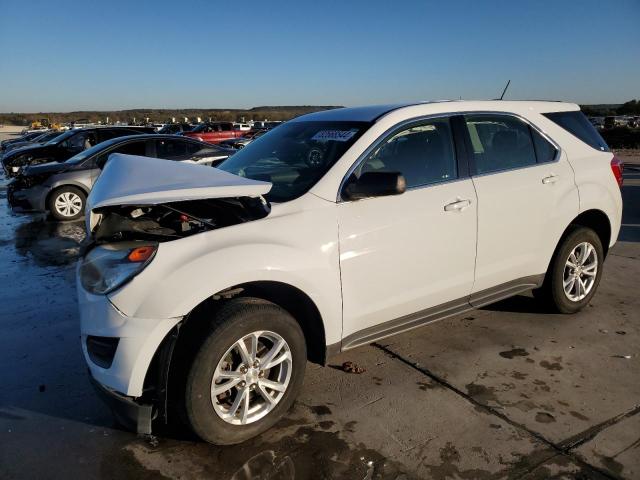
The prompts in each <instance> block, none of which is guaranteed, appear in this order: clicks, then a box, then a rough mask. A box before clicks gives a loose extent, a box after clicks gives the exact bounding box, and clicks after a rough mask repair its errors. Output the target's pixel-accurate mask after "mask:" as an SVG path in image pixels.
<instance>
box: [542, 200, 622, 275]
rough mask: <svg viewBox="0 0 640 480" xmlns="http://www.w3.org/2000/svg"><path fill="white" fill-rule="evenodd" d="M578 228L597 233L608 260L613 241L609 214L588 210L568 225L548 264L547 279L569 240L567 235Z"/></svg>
mask: <svg viewBox="0 0 640 480" xmlns="http://www.w3.org/2000/svg"><path fill="white" fill-rule="evenodd" d="M576 227H587V228H590V229H592V230H593V231H595V232H596V234H597V235H598V237H599V238H600V242H601V243H602V249H603V251H604V256H605V258H606V256H607V253H608V251H609V243H610V241H611V221H610V220H609V217H608V216H607V214H606V213H604V212H603V211H602V210H598V209H590V210H586V211H584V212H582V213H580V214H579V215H578V216H577V217H575V218H574V219H573V220H571V222H569V225H567V228H565V229H564V231H563V232H562V235H561V236H560V238H559V239H558V241H557V242H556V247H555V248H554V250H553V254H552V255H551V258H550V259H549V262H548V264H547V270H546V271H545V279H546V274H547V272H548V271H549V268H551V264H552V263H553V260H554V258H555V257H556V254H557V252H558V249H560V247H561V246H562V242H563V241H564V239H565V238H567V235H569V234H570V233H571V232H572V231H573V230H574V229H575V228H576Z"/></svg>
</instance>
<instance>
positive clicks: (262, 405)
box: [184, 298, 307, 445]
mask: <svg viewBox="0 0 640 480" xmlns="http://www.w3.org/2000/svg"><path fill="white" fill-rule="evenodd" d="M256 332H259V333H261V335H262V336H259V337H257V338H258V343H257V345H258V348H257V352H258V355H257V358H258V359H259V360H261V361H263V362H264V361H268V355H269V353H270V352H271V351H272V350H273V351H276V350H277V349H274V346H275V345H278V344H279V345H281V348H280V350H277V353H276V354H275V355H274V357H275V360H276V361H278V360H279V359H280V357H281V355H283V356H284V358H285V359H284V360H283V361H281V362H280V363H279V364H278V365H276V366H273V367H272V368H268V369H267V368H265V369H264V370H261V369H260V368H261V367H262V368H264V366H266V364H264V363H263V364H259V365H258V367H256V368H254V367H255V365H257V364H252V365H250V368H248V369H245V371H244V373H243V368H244V367H245V366H246V365H245V364H246V363H249V362H246V361H245V357H243V356H242V354H241V352H240V347H239V346H238V345H239V343H238V342H239V341H240V340H241V339H243V338H245V342H244V345H245V346H246V347H247V351H248V352H247V353H248V354H249V357H250V358H253V357H252V356H251V351H252V349H251V343H250V342H251V341H252V338H254V337H253V334H254V333H256ZM279 339H280V340H283V341H284V342H285V343H284V344H281V343H279V341H280V340H279ZM287 348H288V350H287ZM286 354H288V355H289V357H288V358H286V357H287V355H286ZM306 361H307V351H306V343H305V338H304V334H303V332H302V330H301V328H300V325H299V324H298V322H296V320H295V319H294V318H293V317H292V316H291V315H290V314H289V313H288V312H287V311H285V310H284V309H282V308H280V307H279V306H277V305H275V304H273V303H271V302H267V301H265V300H261V299H256V298H237V299H233V300H230V301H229V302H228V303H226V304H225V305H223V306H222V307H221V308H220V309H219V310H217V312H216V313H215V317H214V318H213V320H212V321H211V324H210V328H209V329H208V332H207V336H206V338H205V340H204V341H203V343H202V344H201V346H200V348H199V349H198V351H197V353H196V354H195V356H194V358H193V361H192V363H191V365H190V366H189V367H188V374H187V378H186V385H185V389H184V392H185V393H184V411H185V413H186V417H187V420H188V423H189V424H190V426H191V428H192V429H193V431H194V433H195V434H196V435H198V436H199V437H200V438H202V439H203V440H205V441H207V442H209V443H212V444H215V445H233V444H237V443H241V442H243V441H245V440H248V439H250V438H252V437H255V436H256V435H258V434H260V433H262V432H264V431H265V430H267V429H269V428H270V427H271V426H272V425H273V424H275V423H276V422H277V421H278V420H280V418H282V417H283V416H284V414H285V413H286V412H287V411H288V410H289V408H290V407H291V406H292V405H293V402H294V400H295V399H296V397H297V396H298V394H299V392H300V389H301V388H302V383H303V380H304V370H305V366H306ZM270 364H271V363H270ZM220 372H224V375H233V377H232V378H229V377H225V378H224V379H219V378H214V374H215V375H216V377H219V375H220ZM260 372H263V375H264V376H262V377H260V375H261V373H260ZM239 379H240V380H239ZM238 381H239V382H240V383H237V384H236V385H235V386H232V387H230V388H228V389H227V390H225V388H227V384H233V382H238ZM214 382H220V383H214ZM243 382H246V383H245V385H243ZM267 383H268V384H269V385H274V386H275V385H277V386H278V388H282V385H284V384H285V383H286V386H285V388H284V391H278V390H275V389H271V388H270V387H269V386H265V385H267ZM214 386H217V387H218V388H219V389H220V390H221V391H220V392H219V394H218V395H214V393H212V388H214ZM252 386H253V387H252ZM253 388H255V389H253ZM265 395H269V396H270V397H272V399H273V400H274V401H275V403H273V404H272V403H271V402H268V401H267V399H266V397H265ZM238 397H240V399H241V400H240V401H239V402H238ZM246 398H248V399H249V400H248V402H249V408H248V409H247V408H246V405H247V404H246V401H245V400H246ZM236 404H237V410H235V411H233V408H234V405H236ZM256 409H257V410H256ZM252 410H255V411H252ZM232 411H233V413H234V414H233V415H232V414H231V413H232ZM245 412H246V413H245ZM225 415H226V417H224V416H225ZM223 417H224V418H223Z"/></svg>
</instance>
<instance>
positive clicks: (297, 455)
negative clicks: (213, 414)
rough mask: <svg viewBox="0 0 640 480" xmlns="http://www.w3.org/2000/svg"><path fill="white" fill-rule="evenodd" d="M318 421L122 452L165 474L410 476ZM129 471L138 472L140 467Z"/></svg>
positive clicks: (243, 478) (250, 478)
mask: <svg viewBox="0 0 640 480" xmlns="http://www.w3.org/2000/svg"><path fill="white" fill-rule="evenodd" d="M318 426H320V428H322V425H320V424H307V425H298V426H292V427H287V428H285V431H282V430H280V431H278V430H277V429H276V430H274V431H269V432H266V433H265V434H263V435H262V436H260V437H258V438H256V439H253V440H250V441H248V442H245V443H243V444H241V445H235V446H224V447H217V446H213V445H208V444H204V443H191V444H187V443H184V442H182V443H180V444H178V443H175V442H172V441H168V442H165V441H161V443H160V445H159V447H158V448H150V446H149V445H148V444H146V443H144V442H141V441H136V442H133V443H131V444H130V445H128V446H126V447H125V451H126V452H127V453H128V454H130V455H132V456H133V459H135V462H136V463H138V464H139V465H140V467H141V468H142V469H144V470H145V471H146V472H154V473H155V474H157V475H158V476H162V477H167V478H176V477H180V478H186V479H189V478H215V479H219V480H222V479H229V480H254V479H255V480H257V479H260V480H294V479H295V480H300V479H302V480H304V479H319V478H349V479H358V480H359V479H363V480H365V479H366V480H374V479H390V480H408V479H410V478H412V477H410V476H409V475H408V474H407V473H406V472H403V471H402V470H401V468H400V466H399V465H398V464H396V463H395V462H394V461H393V460H389V459H387V458H385V457H384V456H382V455H381V454H380V453H378V452H376V451H374V450H370V449H367V448H366V447H365V446H363V445H361V444H359V445H354V444H352V443H350V442H349V441H348V440H346V439H345V438H344V437H343V435H342V434H341V433H340V431H339V430H334V431H326V430H322V429H318V428H317V427H318ZM336 428H339V426H336ZM185 472H186V473H185ZM131 473H132V474H134V475H138V474H139V473H140V472H137V471H132V472H131ZM142 476H144V475H142Z"/></svg>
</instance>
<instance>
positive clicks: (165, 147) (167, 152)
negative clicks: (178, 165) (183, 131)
mask: <svg viewBox="0 0 640 480" xmlns="http://www.w3.org/2000/svg"><path fill="white" fill-rule="evenodd" d="M155 142H156V157H158V158H166V159H168V160H175V159H179V158H185V157H187V156H188V153H189V152H188V149H187V144H186V142H182V141H180V140H167V139H163V140H156V141H155Z"/></svg>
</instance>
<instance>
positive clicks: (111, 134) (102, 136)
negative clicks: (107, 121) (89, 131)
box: [97, 128, 118, 142]
mask: <svg viewBox="0 0 640 480" xmlns="http://www.w3.org/2000/svg"><path fill="white" fill-rule="evenodd" d="M97 133H98V139H99V140H100V142H104V141H105V140H110V139H112V138H115V137H117V136H118V135H116V133H115V131H114V130H111V129H110V128H100V129H98V131H97Z"/></svg>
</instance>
